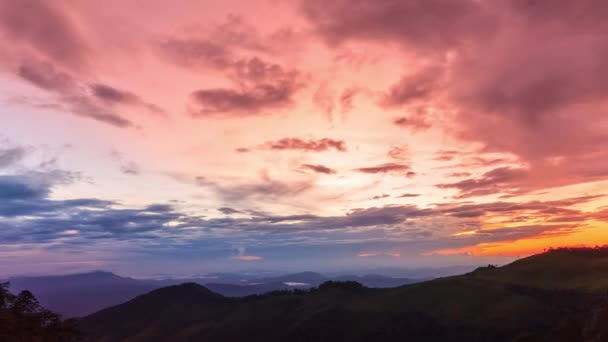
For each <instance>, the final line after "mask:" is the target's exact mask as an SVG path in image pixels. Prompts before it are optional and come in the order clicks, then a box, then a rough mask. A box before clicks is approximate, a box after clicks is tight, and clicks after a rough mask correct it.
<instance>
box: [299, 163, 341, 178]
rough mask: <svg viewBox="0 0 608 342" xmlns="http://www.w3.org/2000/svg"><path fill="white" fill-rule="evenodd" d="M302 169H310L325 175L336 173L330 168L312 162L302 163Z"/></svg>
mask: <svg viewBox="0 0 608 342" xmlns="http://www.w3.org/2000/svg"><path fill="white" fill-rule="evenodd" d="M300 167H301V168H302V169H306V170H311V171H314V172H316V173H323V174H326V175H333V174H336V173H338V172H337V171H336V170H334V169H331V168H329V167H327V166H324V165H312V164H303V165H301V166H300Z"/></svg>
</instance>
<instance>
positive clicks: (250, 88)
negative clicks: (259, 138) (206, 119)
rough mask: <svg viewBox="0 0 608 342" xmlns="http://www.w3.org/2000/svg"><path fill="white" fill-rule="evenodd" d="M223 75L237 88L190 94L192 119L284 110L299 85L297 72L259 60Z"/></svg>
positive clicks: (233, 66) (232, 67)
mask: <svg viewBox="0 0 608 342" xmlns="http://www.w3.org/2000/svg"><path fill="white" fill-rule="evenodd" d="M226 74H227V75H228V76H229V77H230V78H231V79H232V80H233V82H234V83H236V84H237V87H236V88H213V89H201V90H197V91H194V92H193V93H192V94H191V99H192V105H193V108H192V114H193V115H195V116H213V115H220V116H221V115H237V116H244V115H256V114H261V112H262V111H264V110H268V109H278V108H283V107H286V106H289V105H291V104H292V97H293V95H294V94H295V92H296V91H297V90H298V89H299V88H300V87H301V85H302V84H301V81H300V77H299V74H298V72H296V71H294V70H284V69H283V68H282V67H281V66H279V65H278V64H271V63H266V62H264V61H262V60H261V59H259V58H251V59H248V60H238V61H234V62H232V64H230V65H229V66H228V67H227V69H226Z"/></svg>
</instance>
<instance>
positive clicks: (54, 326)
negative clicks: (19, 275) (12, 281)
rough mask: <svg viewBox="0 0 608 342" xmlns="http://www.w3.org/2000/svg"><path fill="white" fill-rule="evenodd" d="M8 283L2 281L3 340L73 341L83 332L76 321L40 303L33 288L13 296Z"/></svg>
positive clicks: (0, 331)
mask: <svg viewBox="0 0 608 342" xmlns="http://www.w3.org/2000/svg"><path fill="white" fill-rule="evenodd" d="M8 285H9V284H8V283H0V341H2V342H38V341H40V342H54V341H57V342H69V341H78V340H79V339H80V337H81V336H80V334H79V333H78V331H77V329H76V322H75V321H74V320H62V319H61V317H60V316H59V315H57V314H55V313H53V312H51V311H50V310H47V309H45V308H43V307H41V306H40V304H39V303H38V301H37V300H36V297H34V295H33V294H32V293H31V292H29V291H21V292H20V293H19V294H17V295H13V294H11V293H10V292H9V291H8Z"/></svg>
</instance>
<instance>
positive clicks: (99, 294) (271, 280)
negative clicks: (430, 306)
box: [8, 271, 415, 317]
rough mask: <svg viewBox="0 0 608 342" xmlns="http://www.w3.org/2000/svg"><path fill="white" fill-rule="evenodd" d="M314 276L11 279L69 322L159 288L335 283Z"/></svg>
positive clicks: (377, 280) (380, 283) (375, 279)
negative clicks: (188, 284)
mask: <svg viewBox="0 0 608 342" xmlns="http://www.w3.org/2000/svg"><path fill="white" fill-rule="evenodd" d="M330 279H331V278H328V277H326V276H323V275H321V274H319V273H314V272H300V273H293V274H285V275H281V276H274V277H268V278H258V277H255V276H252V275H242V274H232V273H213V274H208V275H204V276H197V277H193V278H185V279H162V280H156V279H133V278H128V277H121V276H118V275H116V274H113V273H111V272H105V271H95V272H89V273H80V274H70V275H61V276H42V277H16V278H11V279H9V280H8V281H9V282H10V289H11V291H12V292H15V293H16V292H20V291H23V290H29V291H31V292H32V293H33V294H34V295H35V296H36V297H37V298H38V300H39V301H40V303H41V304H42V305H43V306H45V307H47V308H49V309H50V310H53V311H55V312H57V313H59V314H61V315H63V316H65V317H82V316H85V315H88V314H91V313H93V312H96V311H99V310H101V309H103V308H106V307H109V306H113V305H117V304H121V303H124V302H126V301H128V300H130V299H133V298H135V297H136V296H139V295H142V294H144V293H147V292H150V291H152V290H154V289H157V288H161V287H165V286H170V285H177V284H181V283H187V282H191V283H197V284H202V285H205V286H206V287H207V288H209V289H211V290H212V291H214V292H216V293H219V294H222V295H224V296H228V297H243V296H250V295H256V294H263V293H266V292H271V291H278V290H288V289H293V288H308V287H312V286H319V285H320V284H321V283H323V282H325V281H327V280H330ZM340 279H341V280H357V281H360V282H361V283H362V284H364V285H366V286H370V287H392V286H399V285H403V284H409V283H412V282H415V280H411V279H396V278H389V277H382V276H369V277H368V276H363V277H359V276H350V277H342V278H340Z"/></svg>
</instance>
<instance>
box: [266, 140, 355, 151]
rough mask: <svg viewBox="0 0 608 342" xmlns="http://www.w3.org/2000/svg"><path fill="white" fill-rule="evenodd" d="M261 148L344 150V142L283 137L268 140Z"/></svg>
mask: <svg viewBox="0 0 608 342" xmlns="http://www.w3.org/2000/svg"><path fill="white" fill-rule="evenodd" d="M262 148H264V149H270V150H304V151H311V152H323V151H327V150H330V149H335V150H336V151H340V152H346V143H345V142H344V141H343V140H335V139H329V138H323V139H318V140H312V139H309V140H304V139H300V138H283V139H280V140H277V141H268V142H266V143H265V144H264V145H263V146H262Z"/></svg>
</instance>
